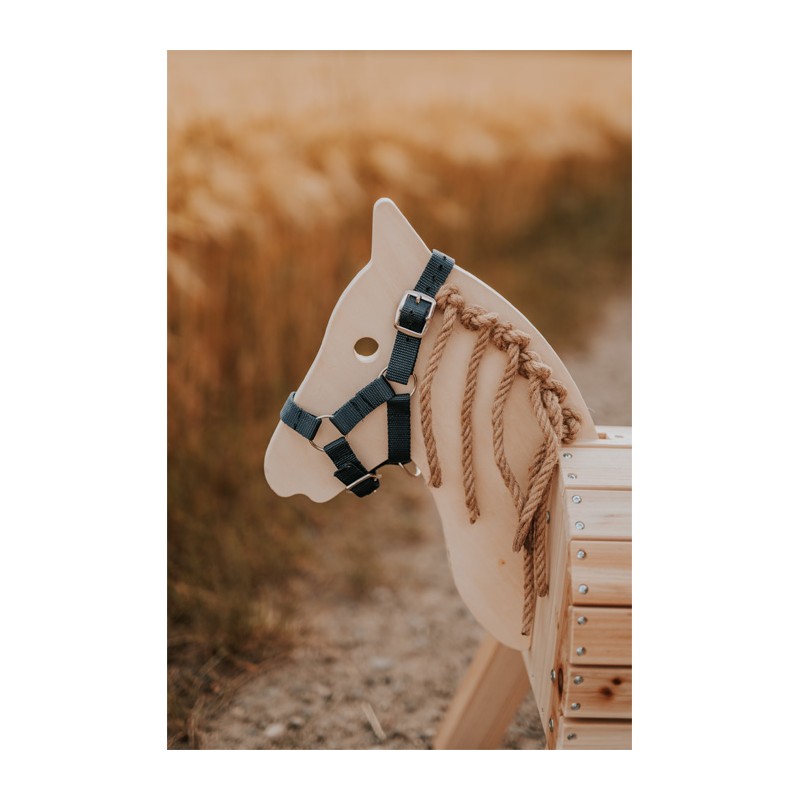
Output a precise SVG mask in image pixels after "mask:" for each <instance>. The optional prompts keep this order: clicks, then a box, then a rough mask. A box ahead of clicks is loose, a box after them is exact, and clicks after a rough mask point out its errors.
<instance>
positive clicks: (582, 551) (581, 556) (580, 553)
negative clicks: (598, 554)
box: [577, 550, 586, 558]
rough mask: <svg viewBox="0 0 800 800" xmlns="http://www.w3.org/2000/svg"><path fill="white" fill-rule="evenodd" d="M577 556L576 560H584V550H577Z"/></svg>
mask: <svg viewBox="0 0 800 800" xmlns="http://www.w3.org/2000/svg"><path fill="white" fill-rule="evenodd" d="M577 556H578V558H586V551H585V550H578V553H577Z"/></svg>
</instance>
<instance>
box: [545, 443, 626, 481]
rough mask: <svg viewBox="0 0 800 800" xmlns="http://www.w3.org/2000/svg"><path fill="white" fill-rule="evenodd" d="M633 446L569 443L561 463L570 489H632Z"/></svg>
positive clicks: (562, 453) (560, 460)
mask: <svg viewBox="0 0 800 800" xmlns="http://www.w3.org/2000/svg"><path fill="white" fill-rule="evenodd" d="M631 452H632V451H631V449H630V448H629V447H627V448H626V447H620V448H612V447H566V448H564V450H562V451H561V457H560V458H559V466H560V467H561V472H562V474H563V476H564V486H566V488H567V491H569V490H570V489H630V488H631Z"/></svg>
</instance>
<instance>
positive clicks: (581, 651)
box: [575, 647, 586, 656]
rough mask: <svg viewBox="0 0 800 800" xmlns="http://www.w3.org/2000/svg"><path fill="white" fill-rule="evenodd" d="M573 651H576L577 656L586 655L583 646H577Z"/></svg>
mask: <svg viewBox="0 0 800 800" xmlns="http://www.w3.org/2000/svg"><path fill="white" fill-rule="evenodd" d="M575 652H576V653H577V654H578V655H579V656H583V655H586V648H585V647H579V648H578V649H577V650H576V651H575Z"/></svg>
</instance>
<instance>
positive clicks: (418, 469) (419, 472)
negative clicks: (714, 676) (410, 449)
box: [397, 461, 422, 478]
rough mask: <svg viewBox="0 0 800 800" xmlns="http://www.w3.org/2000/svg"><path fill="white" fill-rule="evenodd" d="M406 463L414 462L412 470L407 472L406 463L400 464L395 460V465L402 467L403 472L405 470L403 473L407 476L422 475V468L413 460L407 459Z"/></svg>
mask: <svg viewBox="0 0 800 800" xmlns="http://www.w3.org/2000/svg"><path fill="white" fill-rule="evenodd" d="M408 463H409V464H414V472H409V471H408V469H407V468H406V465H405V464H401V463H400V462H399V461H398V462H397V466H398V467H402V468H403V472H405V474H406V475H408V477H409V478H419V476H420V475H422V470H421V469H420V468H419V467H418V466H417V465H416V464H415V463H414V462H413V461H409V462H408Z"/></svg>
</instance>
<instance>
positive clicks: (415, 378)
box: [378, 367, 417, 397]
mask: <svg viewBox="0 0 800 800" xmlns="http://www.w3.org/2000/svg"><path fill="white" fill-rule="evenodd" d="M388 370H389V367H385V368H384V369H383V371H382V372H381V374H380V375H378V377H379V378H386V373H387V371H388ZM411 377H412V378H413V379H414V385H413V386H412V387H411V391H410V392H409V395H408V396H409V397H413V396H414V392H416V391H417V373H416V372H412V373H411ZM386 380H387V381H388V380H389V379H388V378H386ZM406 385H408V384H406Z"/></svg>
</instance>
